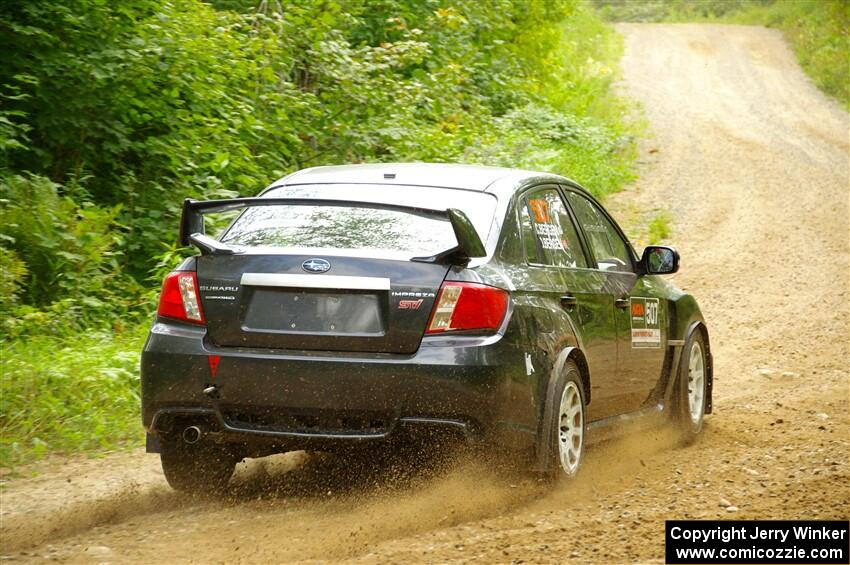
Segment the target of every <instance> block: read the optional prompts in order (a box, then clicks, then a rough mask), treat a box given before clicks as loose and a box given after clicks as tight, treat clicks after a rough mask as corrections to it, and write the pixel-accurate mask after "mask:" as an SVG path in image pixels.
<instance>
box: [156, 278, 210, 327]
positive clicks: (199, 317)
mask: <svg viewBox="0 0 850 565" xmlns="http://www.w3.org/2000/svg"><path fill="white" fill-rule="evenodd" d="M156 312H157V314H159V315H160V316H162V317H164V318H174V319H175V320H182V321H184V322H189V323H192V324H204V323H206V320H204V312H203V310H201V301H200V299H199V297H198V279H197V278H196V277H195V273H192V272H187V271H175V272H173V273H169V274H168V276H167V277H165V282H164V283H162V294H160V295H159V308H158V309H157V311H156Z"/></svg>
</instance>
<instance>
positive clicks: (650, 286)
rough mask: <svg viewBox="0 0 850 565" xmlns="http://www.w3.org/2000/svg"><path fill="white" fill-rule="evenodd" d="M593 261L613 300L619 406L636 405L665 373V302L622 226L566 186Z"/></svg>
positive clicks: (630, 408) (633, 407) (629, 408)
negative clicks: (641, 268) (640, 264)
mask: <svg viewBox="0 0 850 565" xmlns="http://www.w3.org/2000/svg"><path fill="white" fill-rule="evenodd" d="M566 194H567V201H568V202H569V204H570V207H571V209H572V211H573V213H574V214H575V216H576V218H577V220H578V223H579V225H580V226H581V231H582V233H583V236H584V239H585V242H586V244H587V247H588V248H589V251H590V254H591V255H592V260H593V261H594V262H595V264H596V268H597V269H598V272H599V273H600V275H601V276H602V277H604V279H605V283H604V292H605V293H606V294H609V295H611V297H612V299H613V301H614V305H615V313H614V316H615V319H616V327H617V387H618V388H620V389H621V391H622V394H621V395H620V400H621V403H620V406H619V411H621V412H629V411H633V410H637V409H638V408H640V407H641V406H642V405H643V404H645V403H646V401H647V400H648V399H649V397H650V395H651V393H652V392H653V390H654V388H655V385H656V384H657V382H658V379H659V377H660V376H661V371H662V368H663V364H664V348H663V347H662V344H664V343H666V340H667V336H666V326H667V324H666V319H667V311H666V303H665V302H664V301H662V300H660V299H659V298H658V297H659V296H660V292H659V291H658V289H657V288H655V287H656V286H657V284H658V283H657V281H656V280H655V279H654V277H640V276H638V275H637V273H636V271H637V269H636V263H637V262H636V259H635V256H634V252H633V251H632V248H631V246H630V245H629V243H628V241H627V240H626V238H625V237H624V236H623V233H622V231H621V230H620V228H619V227H618V226H617V224H616V223H615V222H614V220H613V219H611V217H610V216H608V214H607V213H606V212H605V211H604V209H603V208H602V207H601V206H599V205H598V204H597V203H596V202H594V201H593V200H592V199H590V198H588V197H587V196H586V195H585V194H583V193H581V192H578V191H577V190H574V189H570V188H567V190H566Z"/></svg>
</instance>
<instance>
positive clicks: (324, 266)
mask: <svg viewBox="0 0 850 565" xmlns="http://www.w3.org/2000/svg"><path fill="white" fill-rule="evenodd" d="M301 268H302V269H304V270H305V271H307V272H308V273H324V272H325V271H327V270H329V269H330V268H331V264H330V263H328V262H327V261H325V260H324V259H307V260H306V261H304V262H303V263H301Z"/></svg>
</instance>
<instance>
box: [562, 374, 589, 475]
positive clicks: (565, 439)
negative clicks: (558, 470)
mask: <svg viewBox="0 0 850 565" xmlns="http://www.w3.org/2000/svg"><path fill="white" fill-rule="evenodd" d="M558 414H559V418H558V455H559V458H560V460H561V467H563V469H564V472H566V473H567V475H574V474H575V472H576V471H577V470H578V465H579V463H580V462H581V454H582V448H583V447H584V446H583V443H584V412H583V409H582V404H581V392H579V390H578V385H576V383H574V382H572V381H568V382H567V385H566V386H565V387H564V392H563V393H562V394H561V407H560V410H559V412H558Z"/></svg>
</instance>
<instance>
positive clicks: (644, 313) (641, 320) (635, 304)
mask: <svg viewBox="0 0 850 565" xmlns="http://www.w3.org/2000/svg"><path fill="white" fill-rule="evenodd" d="M630 313H631V320H632V347H661V324H660V323H659V320H658V299H657V298H641V297H637V296H633V297H632V298H631V308H630Z"/></svg>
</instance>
